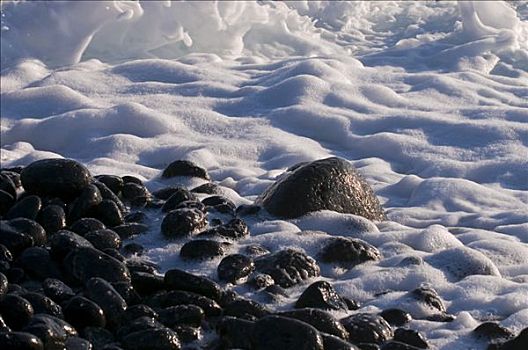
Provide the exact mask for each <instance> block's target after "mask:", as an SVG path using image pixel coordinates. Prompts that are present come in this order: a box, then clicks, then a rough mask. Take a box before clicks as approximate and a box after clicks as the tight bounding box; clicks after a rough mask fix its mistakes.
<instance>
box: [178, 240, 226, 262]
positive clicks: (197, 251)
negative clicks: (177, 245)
mask: <svg viewBox="0 0 528 350" xmlns="http://www.w3.org/2000/svg"><path fill="white" fill-rule="evenodd" d="M229 245H230V244H229V243H227V242H217V241H212V240H208V239H195V240H192V241H189V242H187V243H185V244H184V245H183V246H182V247H181V249H180V256H181V257H182V258H183V259H198V260H203V259H212V258H214V257H217V256H222V255H224V254H225V253H226V249H227V248H228V246H229Z"/></svg>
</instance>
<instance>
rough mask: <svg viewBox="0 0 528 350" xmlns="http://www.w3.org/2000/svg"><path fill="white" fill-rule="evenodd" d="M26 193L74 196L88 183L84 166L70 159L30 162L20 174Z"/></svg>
mask: <svg viewBox="0 0 528 350" xmlns="http://www.w3.org/2000/svg"><path fill="white" fill-rule="evenodd" d="M20 180H21V181H22V186H24V189H25V190H26V192H28V193H34V194H38V195H42V196H52V197H60V198H66V199H68V198H74V197H76V196H78V195H79V194H80V193H81V192H82V190H83V189H84V188H85V187H86V186H88V185H89V184H90V181H91V180H92V176H91V175H90V172H89V171H88V169H86V167H85V166H84V165H82V164H80V163H78V162H76V161H74V160H71V159H43V160H38V161H36V162H33V163H31V164H30V165H28V166H27V167H25V168H24V170H22V172H21V174H20Z"/></svg>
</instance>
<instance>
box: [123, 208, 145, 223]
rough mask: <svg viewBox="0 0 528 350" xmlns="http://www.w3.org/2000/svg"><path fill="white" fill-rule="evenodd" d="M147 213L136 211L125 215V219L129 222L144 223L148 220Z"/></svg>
mask: <svg viewBox="0 0 528 350" xmlns="http://www.w3.org/2000/svg"><path fill="white" fill-rule="evenodd" d="M147 219H148V217H147V214H145V213H143V212H142V211H135V212H132V213H130V214H127V215H125V218H124V221H125V222H128V223H139V224H142V223H143V224H144V223H145V222H146V221H147Z"/></svg>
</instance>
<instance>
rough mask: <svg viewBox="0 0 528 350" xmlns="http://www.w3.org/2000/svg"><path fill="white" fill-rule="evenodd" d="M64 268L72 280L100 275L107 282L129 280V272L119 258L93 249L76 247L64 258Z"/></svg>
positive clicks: (86, 279)
mask: <svg viewBox="0 0 528 350" xmlns="http://www.w3.org/2000/svg"><path fill="white" fill-rule="evenodd" d="M64 269H65V272H66V274H67V275H68V277H69V278H71V279H72V280H73V281H76V282H77V281H78V282H86V281H88V280H89V279H90V278H92V277H101V278H104V279H105V280H107V281H108V282H130V272H129V271H128V269H127V267H126V266H125V264H123V263H122V262H120V261H119V260H117V259H115V258H113V257H111V256H109V255H107V254H105V253H103V252H101V251H99V250H97V249H95V248H78V249H76V250H74V251H72V252H70V253H69V254H68V255H67V256H66V257H65V258H64Z"/></svg>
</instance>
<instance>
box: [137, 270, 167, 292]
mask: <svg viewBox="0 0 528 350" xmlns="http://www.w3.org/2000/svg"><path fill="white" fill-rule="evenodd" d="M130 275H131V277H132V285H133V286H134V289H135V290H136V291H137V292H138V293H139V294H141V295H148V294H153V293H155V292H157V291H159V290H161V289H163V288H164V287H165V284H164V279H163V276H159V275H155V274H152V273H148V272H140V271H131V272H130Z"/></svg>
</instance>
